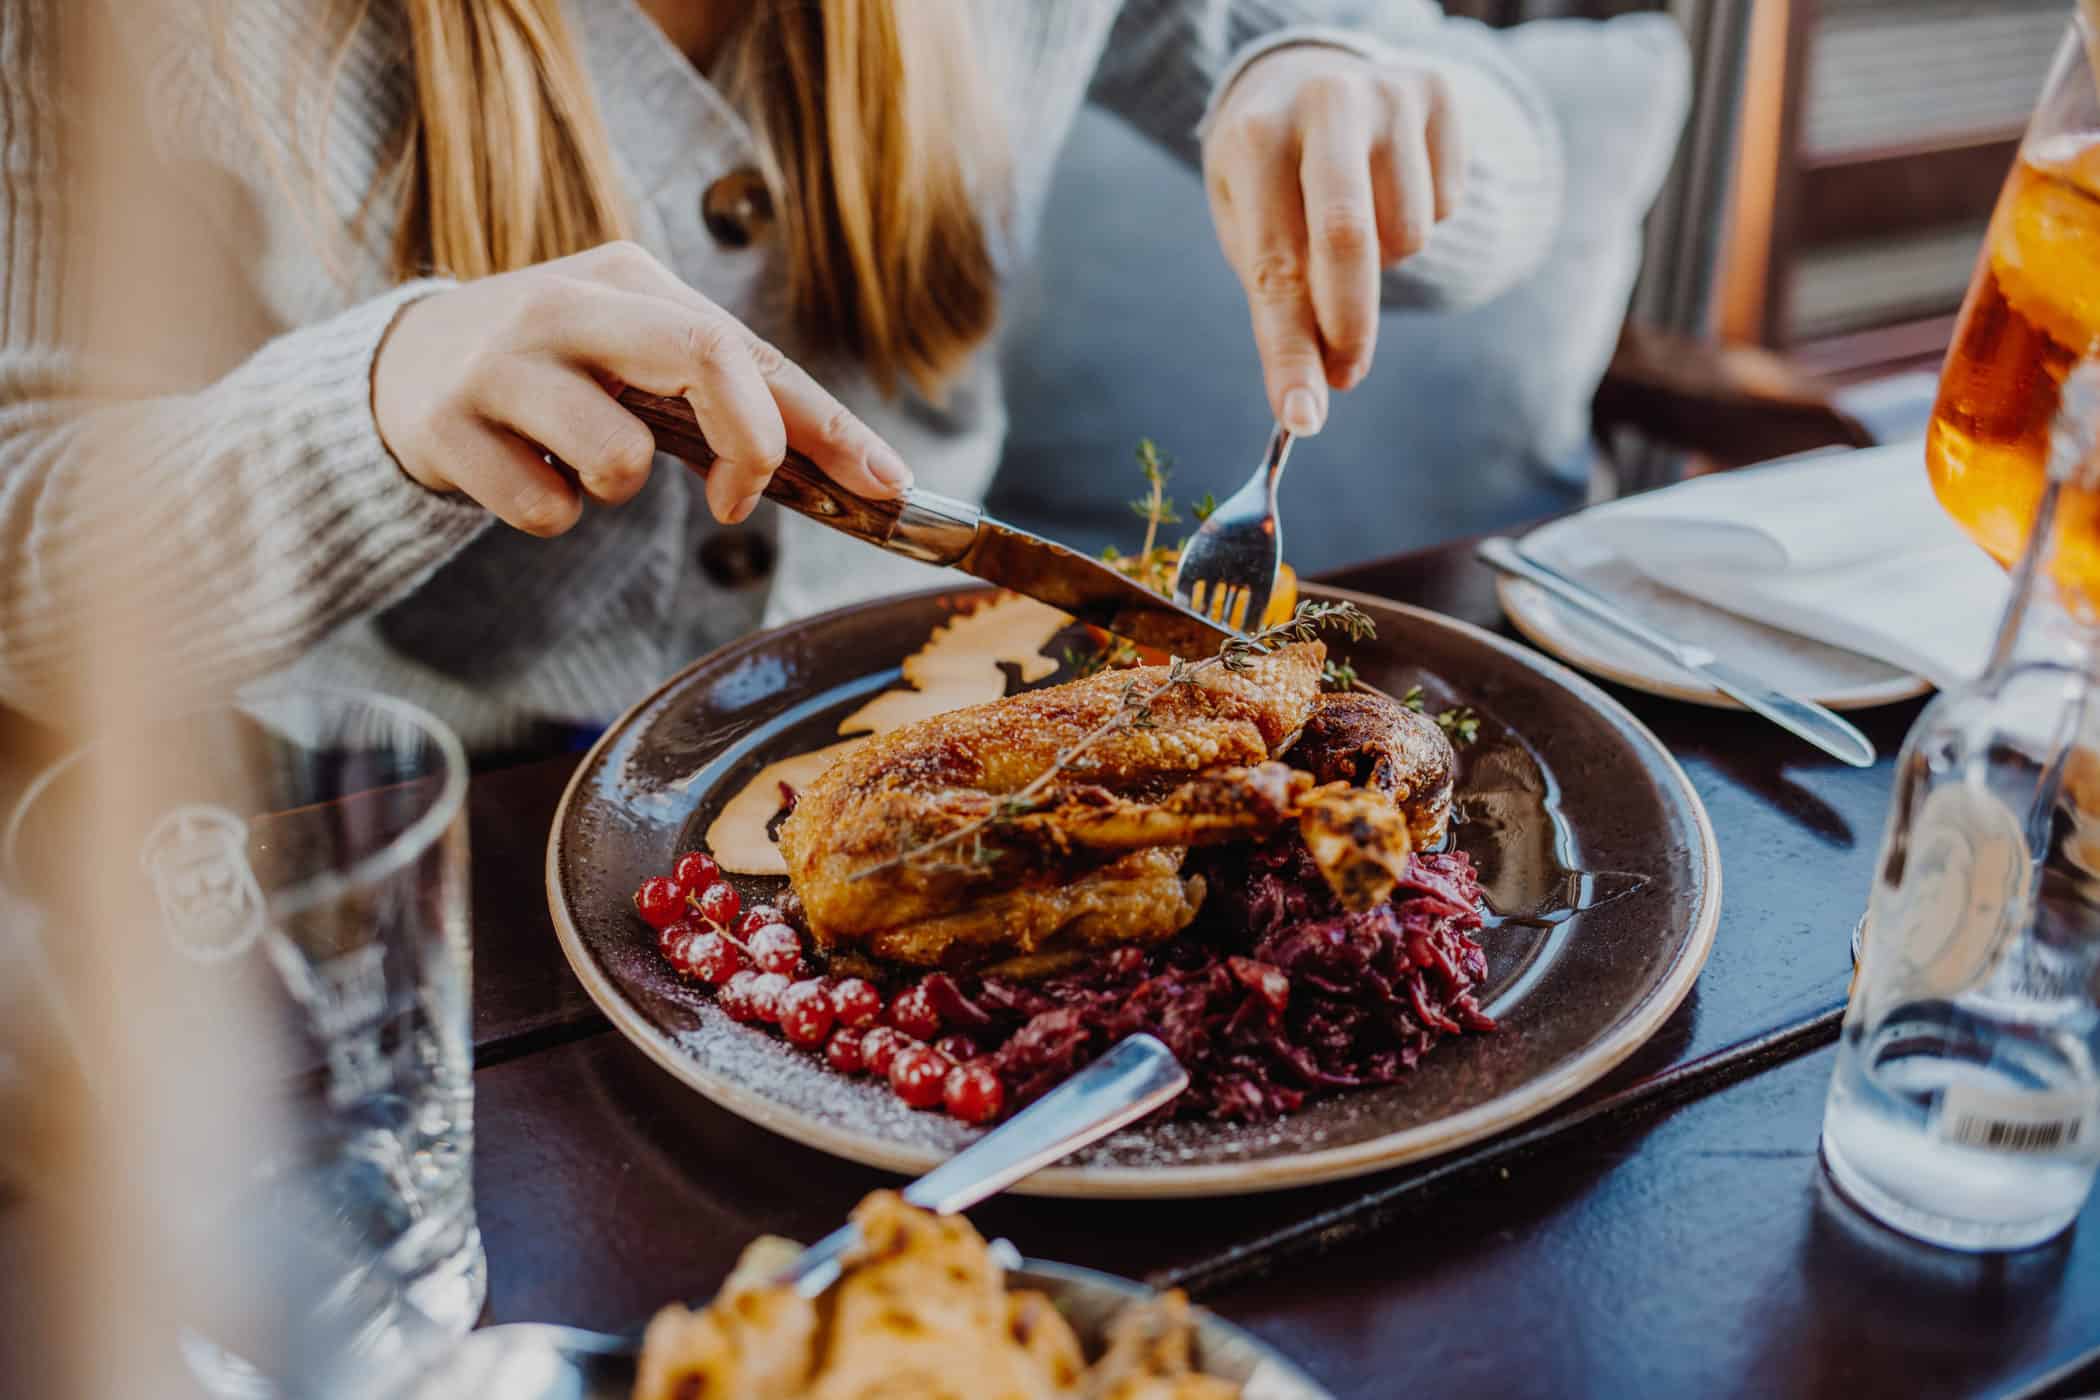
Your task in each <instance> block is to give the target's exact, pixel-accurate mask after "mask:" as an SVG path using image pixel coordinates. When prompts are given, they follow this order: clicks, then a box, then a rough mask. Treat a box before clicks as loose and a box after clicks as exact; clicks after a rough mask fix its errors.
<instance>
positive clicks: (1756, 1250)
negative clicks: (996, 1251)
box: [1207, 1050, 2100, 1400]
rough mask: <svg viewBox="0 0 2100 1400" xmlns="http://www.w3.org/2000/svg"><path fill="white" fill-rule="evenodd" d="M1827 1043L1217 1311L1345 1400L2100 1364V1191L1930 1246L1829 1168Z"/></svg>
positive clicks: (1763, 1386) (1569, 1151)
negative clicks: (2058, 1211) (2055, 1216)
mask: <svg viewBox="0 0 2100 1400" xmlns="http://www.w3.org/2000/svg"><path fill="white" fill-rule="evenodd" d="M1833 1059H1834V1052H1832V1051H1828V1050H1826V1051H1823V1052H1821V1053H1818V1054H1814V1055H1809V1056H1806V1057H1803V1058H1800V1059H1796V1060H1794V1061H1791V1062H1789V1063H1787V1064H1785V1065H1783V1066H1781V1067H1779V1068H1777V1069H1774V1070H1772V1071H1771V1072H1769V1073H1767V1074H1762V1075H1759V1076H1757V1077H1756V1078H1754V1079H1751V1080H1748V1081H1746V1082H1744V1083H1742V1084H1738V1085H1736V1086H1734V1087H1732V1088H1730V1089H1728V1090H1726V1091H1724V1092H1722V1093H1718V1094H1714V1095H1712V1096H1710V1097H1707V1098H1703V1099H1701V1100H1699V1101H1698V1102H1696V1103H1693V1104H1690V1105H1688V1106H1686V1107H1683V1108H1680V1109H1678V1110H1676V1111H1674V1112H1671V1113H1668V1114H1665V1115H1662V1116H1660V1117H1658V1118H1656V1119H1654V1120H1652V1121H1649V1122H1639V1121H1622V1122H1619V1123H1616V1124H1613V1125H1611V1126H1610V1127H1609V1128H1608V1129H1607V1130H1605V1131H1601V1132H1598V1133H1596V1134H1593V1135H1587V1134H1586V1135H1581V1136H1577V1137H1566V1138H1563V1139H1561V1140H1560V1141H1559V1142H1557V1143H1556V1144H1555V1149H1554V1152H1553V1154H1552V1155H1551V1156H1550V1157H1549V1158H1545V1159H1542V1160H1540V1161H1539V1162H1538V1163H1537V1164H1535V1165H1533V1166H1530V1167H1527V1168H1522V1169H1517V1170H1512V1171H1511V1172H1510V1173H1509V1175H1508V1176H1507V1177H1502V1176H1500V1175H1498V1174H1496V1173H1494V1172H1492V1171H1490V1172H1485V1173H1480V1174H1476V1175H1474V1176H1471V1177H1468V1178H1465V1179H1462V1180H1459V1181H1454V1182H1452V1183H1451V1184H1450V1189H1448V1190H1446V1191H1444V1192H1442V1193H1440V1194H1439V1195H1438V1196H1437V1197H1436V1198H1435V1199H1434V1200H1424V1201H1421V1202H1420V1203H1419V1204H1418V1208H1417V1209H1416V1211H1415V1212H1414V1213H1413V1214H1411V1215H1408V1216H1406V1217H1405V1218H1403V1219H1400V1220H1396V1221H1395V1222H1394V1223H1393V1224H1392V1226H1391V1227H1390V1228H1389V1229H1387V1230H1384V1231H1382V1232H1380V1233H1378V1234H1376V1235H1368V1236H1363V1237H1360V1238H1357V1239H1355V1240H1352V1241H1350V1242H1349V1243H1348V1244H1347V1245H1346V1246H1344V1247H1343V1248H1340V1249H1337V1250H1335V1251H1333V1252H1331V1253H1329V1254H1327V1255H1325V1256H1324V1257H1322V1258H1321V1259H1320V1261H1319V1263H1318V1265H1317V1267H1312V1268H1307V1267H1293V1268H1291V1269H1290V1270H1288V1271H1286V1272H1279V1273H1277V1274H1276V1275H1274V1276H1272V1277H1270V1278H1266V1279H1262V1280H1259V1281H1255V1282H1250V1283H1246V1284H1243V1285H1241V1286H1238V1287H1235V1288H1232V1289H1229V1290H1226V1291H1223V1292H1220V1293H1217V1294H1215V1295H1213V1296H1211V1297H1210V1298H1209V1299H1208V1300H1207V1301H1208V1302H1209V1303H1210V1304H1211V1306H1213V1307H1215V1308H1217V1310H1218V1311H1219V1312H1221V1313H1223V1314H1225V1315H1226V1316H1228V1317H1231V1318H1233V1319H1234V1320H1235V1321H1238V1322H1241V1323H1243V1324H1245V1325H1246V1326H1248V1327H1250V1328H1252V1329H1253V1330H1254V1331H1256V1332H1258V1333H1261V1334H1262V1335H1264V1336H1267V1337H1268V1338H1270V1339H1271V1340H1272V1341H1274V1342H1276V1343H1277V1344H1278V1345H1280V1346H1284V1347H1286V1348H1288V1349H1289V1350H1290V1351H1291V1353H1292V1355H1293V1356H1295V1357H1296V1358H1297V1359H1298V1360H1299V1361H1300V1362H1301V1363H1302V1364H1304V1365H1305V1366H1306V1367H1307V1369H1309V1370H1310V1371H1312V1372H1313V1374H1314V1375H1315V1376H1317V1377H1319V1378H1320V1379H1321V1380H1323V1381H1325V1382H1326V1383H1327V1384H1328V1385H1330V1386H1331V1387H1333V1389H1334V1390H1335V1393H1336V1394H1337V1395H1340V1396H1359V1395H1361V1396H1372V1395H1378V1396H1386V1395H1395V1394H1403V1393H1406V1392H1407V1391H1408V1390H1411V1389H1412V1388H1413V1384H1412V1383H1413V1382H1433V1383H1434V1384H1435V1385H1436V1387H1437V1388H1438V1389H1439V1390H1440V1391H1443V1392H1445V1393H1451V1394H1480V1395H1496V1396H1506V1397H1522V1396H1534V1395H1536V1396H1552V1397H1569V1396H1583V1395H1599V1396H1604V1395H1610V1396H1623V1395H1712V1396H1733V1395H1741V1396H1771V1395H1786V1396H1804V1397H1805V1396H1826V1395H1827V1396H1845V1397H1848V1400H1852V1398H1853V1397H1859V1398H1860V1400H1864V1397H1871V1396H1884V1395H1885V1396H1890V1397H1906V1400H1909V1398H1910V1397H1930V1396H1973V1395H1995V1394H2003V1393H2007V1392H2013V1391H2017V1390H2019V1389H2021V1388H2023V1387H2024V1386H2026V1385H2027V1384H2030V1383H2032V1382H2035V1381H2038V1380H2041V1379H2042V1378H2045V1377H2047V1376H2049V1375H2051V1374H2052V1373H2054V1372H2057V1371H2059V1370H2060V1369H2062V1368H2064V1367H2067V1366H2071V1365H2073V1364H2076V1363H2077V1362H2079V1361H2080V1360H2082V1359H2090V1358H2091V1357H2093V1356H2095V1355H2100V1202H2091V1203H2088V1205H2087V1207H2086V1212H2085V1215H2084V1217H2083V1219H2082V1221H2081V1224H2080V1226H2079V1228H2078V1229H2077V1230H2075V1231H2074V1232H2073V1233H2072V1234H2070V1235H2068V1236H2066V1237H2063V1238H2061V1239H2059V1240H2058V1241H2056V1242H2055V1243H2054V1244H2052V1245H2050V1246H2046V1247H2044V1248H2042V1249H2039V1250H2032V1251H2028V1252H2026V1253H2023V1254H2017V1255H2010V1256H1965V1255H1955V1254H1948V1253H1944V1252H1940V1251H1936V1250H1930V1249H1926V1248H1924V1247H1922V1246H1918V1245H1914V1244H1912V1243H1911V1242H1909V1241H1907V1240H1905V1239H1903V1238H1902V1237H1900V1236H1897V1235H1895V1234H1892V1233H1890V1232H1888V1231H1885V1230H1883V1229H1881V1228H1880V1227H1878V1226H1876V1225H1874V1224H1872V1223H1871V1222H1869V1221H1867V1220H1865V1219H1864V1218H1863V1217H1861V1216H1859V1215H1858V1214H1857V1213H1856V1212H1854V1211H1853V1210H1852V1208H1851V1207H1850V1206H1848V1205H1846V1204H1845V1203H1844V1202H1843V1201H1842V1200H1840V1199H1838V1198H1836V1197H1835V1195H1834V1193H1833V1192H1832V1190H1831V1188H1830V1187H1829V1185H1828V1183H1827V1178H1826V1177H1825V1176H1824V1174H1823V1172H1822V1171H1821V1169H1820V1167H1819V1165H1818V1163H1817V1161H1816V1155H1815V1151H1816V1136H1817V1132H1818V1130H1819V1127H1820V1124H1821V1119H1822V1111H1823V1094H1824V1088H1825V1086H1826V1084H1827V1083H1828V1082H1829V1078H1830V1069H1831V1064H1832V1061H1833Z"/></svg>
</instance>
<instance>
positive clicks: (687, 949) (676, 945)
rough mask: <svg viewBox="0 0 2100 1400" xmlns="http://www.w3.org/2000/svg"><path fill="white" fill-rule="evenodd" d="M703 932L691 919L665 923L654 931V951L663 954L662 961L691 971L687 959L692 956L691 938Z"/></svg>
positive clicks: (682, 969)
mask: <svg viewBox="0 0 2100 1400" xmlns="http://www.w3.org/2000/svg"><path fill="white" fill-rule="evenodd" d="M702 932H703V930H702V928H701V926H700V925H699V924H697V923H695V922H694V921H693V920H691V919H680V920H679V921H678V922H677V923H675V924H666V925H664V926H663V927H662V928H660V929H658V930H657V931H656V951H658V952H659V953H662V954H663V955H664V961H666V962H668V963H670V964H671V966H673V967H675V968H677V969H678V970H679V971H680V972H690V971H692V966H691V964H690V962H689V959H690V958H691V956H692V943H693V939H695V938H696V937H698V936H699V935H700V934H701V933H702Z"/></svg>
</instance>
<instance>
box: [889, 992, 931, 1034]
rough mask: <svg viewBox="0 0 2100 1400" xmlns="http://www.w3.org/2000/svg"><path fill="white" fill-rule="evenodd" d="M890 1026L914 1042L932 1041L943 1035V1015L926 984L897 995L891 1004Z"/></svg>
mask: <svg viewBox="0 0 2100 1400" xmlns="http://www.w3.org/2000/svg"><path fill="white" fill-rule="evenodd" d="M890 1024H891V1025H893V1026H895V1027H896V1028H897V1029H898V1030H900V1031H903V1032H904V1033H905V1034H906V1035H908V1036H910V1037H911V1038H912V1039H913V1040H931V1039H933V1038H934V1037H935V1036H937V1035H939V1034H940V1033H941V1013H940V1011H939V1010H938V1009H936V1008H935V1006H934V1004H933V995H932V993H930V992H928V991H927V990H926V984H925V983H923V982H921V983H919V984H918V985H916V986H911V987H906V988H905V989H904V990H903V991H901V992H899V993H897V999H896V1000H895V1001H893V1002H891V1003H890Z"/></svg>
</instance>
